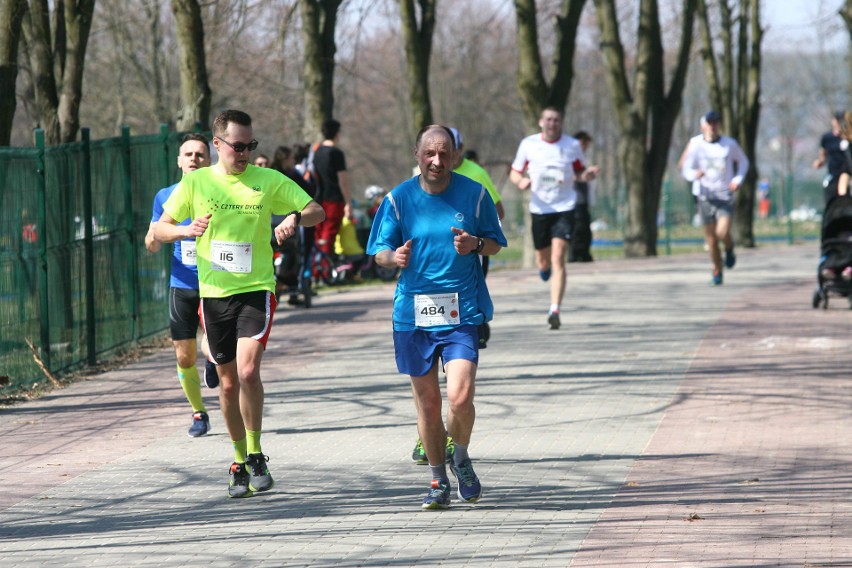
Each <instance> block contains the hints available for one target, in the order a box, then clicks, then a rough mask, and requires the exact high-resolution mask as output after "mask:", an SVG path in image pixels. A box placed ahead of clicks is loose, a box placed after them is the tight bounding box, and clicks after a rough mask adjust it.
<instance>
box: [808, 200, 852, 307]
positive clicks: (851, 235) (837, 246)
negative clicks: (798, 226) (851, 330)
mask: <svg viewBox="0 0 852 568" xmlns="http://www.w3.org/2000/svg"><path fill="white" fill-rule="evenodd" d="M820 252H821V257H820V260H819V267H818V268H817V282H818V285H817V288H816V290H814V297H813V307H814V308H818V307H819V306H820V304H822V307H823V308H828V298H829V296H832V295H834V296H845V297H847V298H849V307H850V308H852V196H849V195H843V196H839V197H835V198H834V199H832V200H831V201H829V202H828V205H827V206H826V208H825V213H824V214H823V220H822V234H821V238H820Z"/></svg>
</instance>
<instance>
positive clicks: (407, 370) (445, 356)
mask: <svg viewBox="0 0 852 568" xmlns="http://www.w3.org/2000/svg"><path fill="white" fill-rule="evenodd" d="M393 347H394V351H395V353H396V367H397V369H399V372H400V373H403V374H405V375H411V376H412V377H422V376H423V375H426V374H428V373H429V371H430V370H431V369H432V367H433V366H434V365H435V363H436V362H437V360H438V358H439V357H440V358H441V361H442V364H443V365H446V364H447V363H448V362H449V361H452V360H453V359H464V360H465V361H472V362H473V363H474V364H476V365H478V364H479V326H476V325H460V326H458V327H454V328H453V329H445V330H442V331H426V330H423V329H416V330H414V331H395V332H393Z"/></svg>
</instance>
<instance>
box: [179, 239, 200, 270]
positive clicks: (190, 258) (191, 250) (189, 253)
mask: <svg viewBox="0 0 852 568" xmlns="http://www.w3.org/2000/svg"><path fill="white" fill-rule="evenodd" d="M180 261H181V262H182V263H183V264H184V265H186V266H196V265H197V264H198V260H197V254H196V252H195V241H194V240H193V241H181V242H180Z"/></svg>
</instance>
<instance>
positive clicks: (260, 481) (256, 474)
mask: <svg viewBox="0 0 852 568" xmlns="http://www.w3.org/2000/svg"><path fill="white" fill-rule="evenodd" d="M268 461H269V456H265V455H263V454H249V455H248V457H247V458H246V469H248V472H249V489H251V490H252V491H269V490H270V489H272V488H273V487H274V486H275V480H273V479H272V475H271V474H270V473H269V468H268V467H266V462H268Z"/></svg>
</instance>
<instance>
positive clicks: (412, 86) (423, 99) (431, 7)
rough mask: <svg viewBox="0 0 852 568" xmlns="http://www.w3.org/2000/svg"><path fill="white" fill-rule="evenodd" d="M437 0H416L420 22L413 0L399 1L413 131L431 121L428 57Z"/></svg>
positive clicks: (430, 49)
mask: <svg viewBox="0 0 852 568" xmlns="http://www.w3.org/2000/svg"><path fill="white" fill-rule="evenodd" d="M436 3H437V0H418V5H419V6H420V25H419V26H418V24H417V10H416V9H415V7H414V0H400V1H399V14H400V18H401V20H402V35H403V40H404V42H405V61H406V68H407V77H408V100H409V104H410V105H411V121H412V122H411V126H412V130H414V131H419V130H420V129H421V128H423V127H424V126H427V125H429V124H432V101H431V100H430V97H429V60H430V59H431V57H432V35H433V33H434V31H435V4H436Z"/></svg>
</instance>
